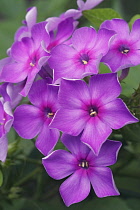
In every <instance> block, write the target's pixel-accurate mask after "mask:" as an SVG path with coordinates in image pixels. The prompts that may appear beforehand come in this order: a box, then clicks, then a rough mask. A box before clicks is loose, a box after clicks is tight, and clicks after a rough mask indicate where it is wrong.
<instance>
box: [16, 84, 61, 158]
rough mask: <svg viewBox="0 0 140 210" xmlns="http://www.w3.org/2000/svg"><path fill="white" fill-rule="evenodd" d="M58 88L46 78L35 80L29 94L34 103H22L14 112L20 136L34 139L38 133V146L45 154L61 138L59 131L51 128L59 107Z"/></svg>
mask: <svg viewBox="0 0 140 210" xmlns="http://www.w3.org/2000/svg"><path fill="white" fill-rule="evenodd" d="M58 89H59V87H58V86H53V85H48V84H46V81H44V80H38V81H36V82H34V84H33V85H32V88H31V90H30V92H29V95H28V97H29V100H30V102H31V103H32V104H33V105H26V104H25V105H20V106H18V107H17V108H16V110H15V112H14V124H13V126H14V128H15V130H16V131H17V133H18V134H19V136H21V137H22V138H25V139H32V138H34V137H35V136H37V135H38V138H37V140H36V147H37V148H38V149H39V150H40V151H41V152H42V153H43V154H44V155H47V154H48V153H49V152H50V151H52V149H53V148H54V146H55V145H56V143H57V141H58V138H59V131H58V130H57V129H50V128H49V124H50V122H51V121H52V119H53V117H54V115H55V112H56V111H57V109H58V102H57V94H58Z"/></svg>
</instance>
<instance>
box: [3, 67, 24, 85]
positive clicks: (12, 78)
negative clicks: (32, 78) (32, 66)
mask: <svg viewBox="0 0 140 210" xmlns="http://www.w3.org/2000/svg"><path fill="white" fill-rule="evenodd" d="M24 68H25V67H24V64H22V63H11V64H7V65H6V66H5V67H4V68H3V71H2V73H1V76H0V78H1V80H2V81H3V82H11V83H18V82H21V81H23V80H24V79H25V78H26V77H27V71H25V70H24Z"/></svg>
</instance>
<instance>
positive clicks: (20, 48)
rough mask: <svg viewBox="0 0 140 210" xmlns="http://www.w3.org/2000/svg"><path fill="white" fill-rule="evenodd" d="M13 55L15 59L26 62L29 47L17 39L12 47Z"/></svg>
mask: <svg viewBox="0 0 140 210" xmlns="http://www.w3.org/2000/svg"><path fill="white" fill-rule="evenodd" d="M28 39H29V38H28ZM29 40H30V39H29ZM11 56H12V58H13V59H14V60H15V61H18V62H22V63H25V61H27V60H28V57H29V56H28V48H27V47H26V45H25V44H24V43H23V42H22V41H17V42H15V43H14V44H13V45H12V47H11Z"/></svg>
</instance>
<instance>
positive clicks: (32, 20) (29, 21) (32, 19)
mask: <svg viewBox="0 0 140 210" xmlns="http://www.w3.org/2000/svg"><path fill="white" fill-rule="evenodd" d="M36 19H37V8H36V7H32V8H30V9H28V12H27V14H26V16H25V20H24V21H23V23H24V24H25V26H21V27H20V28H19V29H18V30H17V31H16V33H15V37H14V39H15V41H21V39H22V38H23V37H31V28H32V27H33V26H34V25H35V24H36Z"/></svg>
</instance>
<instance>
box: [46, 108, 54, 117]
mask: <svg viewBox="0 0 140 210" xmlns="http://www.w3.org/2000/svg"><path fill="white" fill-rule="evenodd" d="M45 115H46V116H47V117H48V118H53V116H54V113H53V112H52V110H51V109H50V108H49V107H47V108H46V109H45Z"/></svg>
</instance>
